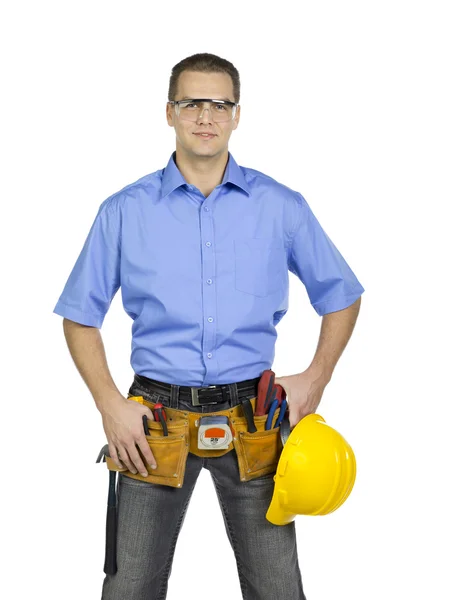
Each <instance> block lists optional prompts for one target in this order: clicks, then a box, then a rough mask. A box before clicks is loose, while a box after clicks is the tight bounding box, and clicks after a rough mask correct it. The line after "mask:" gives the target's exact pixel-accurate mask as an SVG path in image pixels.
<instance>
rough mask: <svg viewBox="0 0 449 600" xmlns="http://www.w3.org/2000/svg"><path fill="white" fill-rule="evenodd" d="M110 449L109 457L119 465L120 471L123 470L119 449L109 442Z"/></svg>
mask: <svg viewBox="0 0 449 600" xmlns="http://www.w3.org/2000/svg"><path fill="white" fill-rule="evenodd" d="M108 449H109V456H110V457H111V459H112V460H113V461H114V463H115V464H116V465H117V467H118V468H119V469H123V465H122V463H121V462H120V459H119V457H118V453H117V449H116V448H115V446H114V445H113V444H111V443H110V442H108Z"/></svg>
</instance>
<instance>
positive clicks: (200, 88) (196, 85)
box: [166, 71, 240, 157]
mask: <svg viewBox="0 0 449 600" xmlns="http://www.w3.org/2000/svg"><path fill="white" fill-rule="evenodd" d="M184 98H213V99H214V100H230V101H231V102H235V98H234V95H233V91H232V79H231V77H230V75H228V74H227V73H197V72H195V71H183V72H182V73H181V75H180V76H179V80H178V90H177V94H176V97H175V100H183V99H184ZM206 106H210V105H206ZM166 110H167V122H168V124H169V125H170V127H174V128H175V131H176V147H177V148H178V146H180V147H182V149H183V150H184V151H185V152H186V153H187V154H190V155H194V156H198V157H200V156H216V155H217V154H220V153H222V152H224V151H227V148H228V141H229V138H230V137H231V133H232V131H233V130H234V129H237V125H238V122H239V119H240V106H238V107H237V110H236V114H235V117H234V119H233V120H231V121H226V122H219V123H216V122H215V121H214V120H213V115H212V113H211V111H210V110H204V111H203V114H202V115H201V116H200V115H199V116H198V118H197V120H196V121H185V120H183V119H181V118H180V117H178V116H177V115H176V112H175V107H174V105H172V104H168V103H167V109H166ZM199 131H204V132H206V131H207V132H210V133H213V134H215V135H214V137H212V138H211V139H204V138H202V137H201V136H199V135H195V133H197V132H199Z"/></svg>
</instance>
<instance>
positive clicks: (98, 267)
mask: <svg viewBox="0 0 449 600" xmlns="http://www.w3.org/2000/svg"><path fill="white" fill-rule="evenodd" d="M120 230H121V227H120V210H119V207H118V204H117V201H115V200H114V199H112V200H111V199H110V198H108V199H107V200H105V201H104V202H103V203H102V204H101V205H100V208H99V210H98V213H97V216H96V217H95V220H94V222H93V224H92V226H91V228H90V231H89V233H88V235H87V238H86V241H85V242H84V246H83V248H82V250H81V252H80V255H79V256H78V259H77V261H76V263H75V265H74V267H73V269H72V272H71V273H70V275H69V278H68V280H67V283H66V284H65V287H64V289H63V291H62V294H61V296H60V297H59V300H58V302H57V304H56V306H55V308H54V309H53V312H54V313H56V314H57V315H61V316H62V317H65V318H67V319H70V320H71V321H76V322H77V323H81V324H82V325H90V326H92V327H98V328H101V326H102V324H103V320H104V317H105V315H106V313H107V311H108V310H109V307H110V304H111V302H112V299H113V298H114V296H115V294H116V292H117V290H118V289H119V287H120Z"/></svg>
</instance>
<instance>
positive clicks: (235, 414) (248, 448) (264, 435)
mask: <svg viewBox="0 0 449 600" xmlns="http://www.w3.org/2000/svg"><path fill="white" fill-rule="evenodd" d="M130 398H136V396H131V395H128V399H130ZM138 398H139V402H141V403H142V404H144V405H145V406H148V408H150V409H151V411H153V409H154V405H155V403H154V402H150V401H148V400H146V399H145V398H143V397H141V396H139V397H138ZM250 402H251V404H252V407H253V410H254V408H255V402H256V398H252V399H251V400H250ZM164 410H165V413H166V415H167V421H166V423H167V430H168V436H164V433H163V429H162V424H161V423H159V422H157V421H152V420H150V419H148V429H149V432H150V435H147V436H145V437H146V440H147V442H148V444H149V446H150V449H151V451H152V453H153V456H154V458H155V460H156V464H157V468H156V469H151V467H150V466H149V465H148V463H147V462H146V460H145V459H144V457H143V455H142V454H141V458H142V460H143V463H144V464H145V466H146V467H147V472H148V475H147V476H146V477H144V476H143V475H141V474H140V473H135V474H134V473H132V472H131V471H129V470H128V469H127V468H122V469H121V468H119V467H118V466H117V465H116V464H115V462H114V461H113V460H112V458H111V457H110V456H108V455H107V454H105V459H106V464H107V467H108V469H109V470H111V471H120V472H122V473H123V474H124V475H126V476H127V477H131V478H133V479H139V480H140V481H147V482H149V483H158V484H162V485H168V486H172V487H178V488H179V487H182V485H183V483H184V474H185V468H186V461H187V455H188V453H189V452H191V453H192V454H195V455H196V456H200V457H206V458H209V457H216V456H222V455H223V454H226V453H228V452H230V451H231V450H233V449H235V451H236V455H237V461H238V465H239V474H240V480H241V481H249V480H250V479H255V478H256V477H261V476H263V475H266V474H268V473H271V472H273V473H274V472H275V471H276V468H277V463H278V461H279V457H280V455H281V452H282V441H281V438H280V435H279V426H278V427H276V428H275V429H270V430H268V431H265V423H266V420H267V415H262V416H255V417H254V423H255V425H256V428H257V431H256V432H254V433H249V432H248V424H247V421H246V418H245V415H244V412H243V408H242V406H240V405H237V406H234V407H233V408H231V409H227V410H222V411H216V412H211V413H200V412H191V411H183V410H178V409H174V408H169V407H164ZM278 414H279V408H278V409H277V410H276V412H275V413H274V418H273V423H275V421H276V419H277V416H278ZM218 415H226V416H227V417H228V418H229V424H230V426H231V431H232V434H233V441H232V443H231V444H230V445H229V446H228V448H225V449H222V450H208V449H207V450H203V449H199V448H198V424H199V419H200V418H201V417H206V416H218Z"/></svg>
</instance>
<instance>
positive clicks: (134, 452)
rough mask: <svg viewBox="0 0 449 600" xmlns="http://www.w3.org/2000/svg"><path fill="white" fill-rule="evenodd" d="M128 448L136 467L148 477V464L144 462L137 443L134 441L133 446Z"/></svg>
mask: <svg viewBox="0 0 449 600" xmlns="http://www.w3.org/2000/svg"><path fill="white" fill-rule="evenodd" d="M127 450H128V454H129V456H130V458H131V460H132V462H133V464H134V465H135V467H136V469H137V470H138V471H139V473H140V474H141V475H142V476H143V477H146V476H147V475H148V471H147V468H146V466H145V465H144V463H143V462H142V459H141V457H140V454H139V452H138V450H137V447H136V443H135V442H133V446H132V447H130V448H127Z"/></svg>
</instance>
